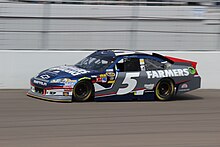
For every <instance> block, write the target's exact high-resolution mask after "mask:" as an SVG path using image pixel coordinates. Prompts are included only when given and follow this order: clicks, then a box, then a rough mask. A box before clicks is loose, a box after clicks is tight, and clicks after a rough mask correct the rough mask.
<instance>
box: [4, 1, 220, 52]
mask: <svg viewBox="0 0 220 147" xmlns="http://www.w3.org/2000/svg"><path fill="white" fill-rule="evenodd" d="M210 9H211V8H209V7H203V6H164V7H161V6H121V5H117V6H113V5H101V6H100V5H65V4H24V3H1V5H0V50H1V49H3V50H5V49H27V50H29V49H40V50H41V49H46V50H48V49H49V50H50V49H58V50H67V49H68V50H79V49H83V50H86V49H100V48H126V49H133V48H135V49H139V50H219V49H220V43H219V40H220V25H219V22H220V12H218V11H210ZM216 9H217V8H216Z"/></svg>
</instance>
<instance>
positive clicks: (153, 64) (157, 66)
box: [144, 59, 163, 70]
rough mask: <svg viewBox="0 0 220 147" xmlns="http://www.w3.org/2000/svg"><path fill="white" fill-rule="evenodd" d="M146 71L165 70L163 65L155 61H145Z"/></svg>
mask: <svg viewBox="0 0 220 147" xmlns="http://www.w3.org/2000/svg"><path fill="white" fill-rule="evenodd" d="M144 62H145V69H146V70H157V69H163V64H162V63H160V62H159V61H156V60H153V59H144Z"/></svg>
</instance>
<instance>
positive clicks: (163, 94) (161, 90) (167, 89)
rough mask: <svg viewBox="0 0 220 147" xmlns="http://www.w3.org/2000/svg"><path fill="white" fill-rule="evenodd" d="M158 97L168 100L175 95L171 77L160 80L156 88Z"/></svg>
mask: <svg viewBox="0 0 220 147" xmlns="http://www.w3.org/2000/svg"><path fill="white" fill-rule="evenodd" d="M155 95H156V99H157V100H160V101H168V100H170V99H171V98H172V96H173V95H174V84H173V81H172V80H171V79H162V80H160V81H159V82H158V83H157V85H156V88H155Z"/></svg>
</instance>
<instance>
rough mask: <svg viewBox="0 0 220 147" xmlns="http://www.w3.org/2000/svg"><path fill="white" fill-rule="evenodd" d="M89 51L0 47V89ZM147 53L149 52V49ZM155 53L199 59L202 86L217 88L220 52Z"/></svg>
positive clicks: (24, 81)
mask: <svg viewBox="0 0 220 147" xmlns="http://www.w3.org/2000/svg"><path fill="white" fill-rule="evenodd" d="M91 52H92V51H62V52H61V51H24V50H23V51H8V50H2V51H0V59H1V62H0V68H1V69H0V89H14V88H15V89H23V88H29V80H30V78H31V77H33V76H35V75H36V74H37V73H38V72H40V71H42V70H44V69H47V68H49V67H52V66H56V65H64V64H74V63H76V62H78V61H79V60H80V59H81V58H83V57H85V56H87V55H88V54H90V53H91ZM148 53H151V52H150V51H149V52H148ZM158 53H161V54H164V55H169V56H174V57H180V58H184V59H189V60H193V61H197V62H198V66H197V69H198V71H199V74H200V75H201V77H202V88H206V89H207V88H212V89H220V84H219V83H220V77H219V75H220V66H219V63H220V58H219V57H220V52H217V51H215V52H204V51H203V52H200V51H194V52H189V51H185V52H182V51H181V52H178V51H158Z"/></svg>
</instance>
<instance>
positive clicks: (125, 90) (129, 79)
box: [117, 72, 140, 95]
mask: <svg viewBox="0 0 220 147" xmlns="http://www.w3.org/2000/svg"><path fill="white" fill-rule="evenodd" d="M139 75H140V73H139V72H137V73H126V76H125V79H124V81H123V82H122V84H127V85H128V86H127V87H125V88H119V89H118V92H117V94H118V95H122V94H127V93H129V92H131V91H132V90H134V88H135V87H136V85H137V80H136V79H132V78H136V77H139Z"/></svg>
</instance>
